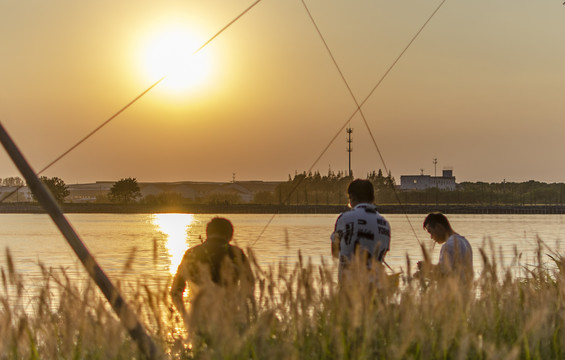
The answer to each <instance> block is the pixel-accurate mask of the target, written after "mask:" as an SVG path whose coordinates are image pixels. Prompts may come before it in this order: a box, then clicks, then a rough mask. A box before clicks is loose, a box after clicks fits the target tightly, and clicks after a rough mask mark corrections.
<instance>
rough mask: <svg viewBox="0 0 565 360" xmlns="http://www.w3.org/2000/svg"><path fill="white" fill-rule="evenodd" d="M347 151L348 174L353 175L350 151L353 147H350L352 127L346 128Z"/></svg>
mask: <svg viewBox="0 0 565 360" xmlns="http://www.w3.org/2000/svg"><path fill="white" fill-rule="evenodd" d="M346 131H347V152H348V153H349V176H353V171H351V152H352V151H353V149H352V148H351V143H352V142H353V139H352V138H351V134H352V133H353V129H352V128H347V130H346Z"/></svg>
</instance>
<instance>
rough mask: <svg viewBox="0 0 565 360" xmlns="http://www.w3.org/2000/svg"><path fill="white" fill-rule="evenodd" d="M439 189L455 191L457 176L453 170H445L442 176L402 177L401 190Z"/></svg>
mask: <svg viewBox="0 0 565 360" xmlns="http://www.w3.org/2000/svg"><path fill="white" fill-rule="evenodd" d="M432 188H437V189H440V190H455V188H456V184H455V176H453V170H452V169H444V170H443V173H442V176H431V175H424V174H423V171H422V174H420V175H402V176H400V190H426V189H432Z"/></svg>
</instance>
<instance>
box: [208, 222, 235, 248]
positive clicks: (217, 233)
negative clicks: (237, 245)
mask: <svg viewBox="0 0 565 360" xmlns="http://www.w3.org/2000/svg"><path fill="white" fill-rule="evenodd" d="M232 236H233V225H232V224H231V222H230V221H229V220H228V219H226V218H221V217H215V218H213V219H212V220H210V222H209V223H208V225H206V238H207V239H208V240H224V241H225V242H229V241H230V240H231V238H232Z"/></svg>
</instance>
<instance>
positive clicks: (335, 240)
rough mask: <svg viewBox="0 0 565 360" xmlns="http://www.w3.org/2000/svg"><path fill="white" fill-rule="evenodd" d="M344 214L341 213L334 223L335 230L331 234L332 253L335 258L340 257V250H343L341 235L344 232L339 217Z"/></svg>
mask: <svg viewBox="0 0 565 360" xmlns="http://www.w3.org/2000/svg"><path fill="white" fill-rule="evenodd" d="M341 216H342V215H339V217H338V218H337V220H336V222H335V225H334V232H333V233H332V234H331V236H330V239H331V242H330V246H331V253H332V256H333V257H334V258H339V252H340V251H341V236H342V234H343V232H342V230H341V229H339V219H340V218H341Z"/></svg>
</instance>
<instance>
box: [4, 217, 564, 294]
mask: <svg viewBox="0 0 565 360" xmlns="http://www.w3.org/2000/svg"><path fill="white" fill-rule="evenodd" d="M224 216H225V217H227V218H229V219H230V220H231V221H232V222H233V224H234V227H235V234H234V242H235V243H236V244H238V245H239V246H240V247H242V248H244V249H245V248H247V247H248V246H251V248H252V249H253V251H254V252H255V255H256V257H257V259H258V261H259V263H260V264H261V265H262V266H265V267H267V266H269V265H276V264H278V263H279V262H281V261H285V262H287V263H289V264H294V263H295V262H296V261H297V259H298V251H299V250H300V251H301V253H302V255H303V256H304V257H305V258H308V257H309V258H311V261H312V262H313V263H315V264H320V263H321V262H322V260H323V261H324V262H325V263H327V264H330V265H331V266H336V263H335V262H334V260H333V259H332V257H331V255H330V245H329V235H330V233H331V232H332V230H333V226H334V222H335V220H336V217H337V215H314V214H313V215H304V214H300V215H276V216H272V215H265V214H261V215H250V214H229V215H224ZM211 217H212V216H211V215H192V214H70V215H68V219H69V220H70V222H71V224H72V225H73V227H74V228H75V229H76V230H77V232H78V234H79V235H80V237H81V238H82V240H83V241H84V243H85V244H86V246H87V247H88V248H89V250H90V251H91V252H92V254H93V255H94V256H95V258H96V259H97V261H98V262H99V264H100V265H101V267H102V268H103V269H104V271H105V272H106V273H107V274H108V276H109V277H110V279H112V280H113V281H117V279H121V280H123V279H128V280H131V281H136V280H142V279H144V280H146V279H155V278H159V279H168V278H170V275H171V274H173V273H174V272H175V270H176V268H177V266H178V264H179V262H180V260H181V258H182V255H183V253H184V251H185V250H186V249H187V248H189V247H191V246H194V245H196V244H198V243H200V241H201V237H204V236H205V226H206V223H207V222H208V221H209V220H210V219H211ZM385 217H386V218H387V219H388V220H389V221H390V223H391V228H392V243H391V251H390V253H389V254H388V255H387V258H386V261H387V263H388V264H389V265H390V266H391V267H392V268H393V269H394V270H395V271H398V270H400V269H401V268H402V269H406V256H407V255H408V256H409V257H410V259H411V260H412V261H413V262H412V264H414V263H415V262H416V261H417V260H420V259H421V258H422V255H421V249H420V245H419V242H422V243H423V244H425V245H426V246H427V247H430V246H431V243H432V242H431V240H430V239H429V236H428V234H427V233H426V232H425V231H424V230H423V229H422V221H423V219H424V215H408V216H405V215H396V214H395V215H385ZM449 219H450V221H451V223H452V225H453V228H454V229H455V230H456V231H457V232H459V233H460V234H462V235H464V236H465V237H466V238H467V239H468V240H469V241H470V242H471V244H472V246H473V248H474V262H475V271H476V272H480V270H481V260H480V257H479V253H478V249H479V248H480V247H482V246H484V244H485V241H488V240H491V241H492V243H493V244H494V246H495V248H496V251H497V252H500V253H499V255H497V259H502V261H503V262H504V263H505V264H506V265H509V264H510V263H511V261H512V259H513V258H514V254H515V249H516V251H517V252H518V253H521V254H522V258H521V262H520V265H527V264H531V263H533V262H534V257H535V252H536V248H537V239H538V238H540V239H542V240H543V241H544V242H545V243H546V244H547V245H548V246H549V247H550V248H551V249H552V250H555V251H559V250H560V249H561V248H563V241H564V240H565V215H451V216H449ZM260 234H261V236H260V237H259V235H260ZM0 248H1V249H2V250H3V249H5V248H9V250H10V252H11V254H12V257H13V258H14V262H15V267H16V270H17V271H18V272H20V273H21V274H22V275H23V276H25V277H29V278H35V277H39V276H40V270H39V267H38V266H37V264H38V263H39V262H41V263H43V264H44V265H45V266H47V267H53V268H59V267H62V268H65V269H66V270H67V272H68V273H69V275H70V276H71V277H77V278H85V277H86V276H87V275H86V272H85V271H84V270H83V269H82V266H81V265H80V263H79V262H78V260H77V258H76V256H75V255H74V253H73V251H72V250H71V248H70V246H69V245H68V244H67V243H66V241H65V239H64V238H63V237H62V235H61V234H60V233H59V231H58V230H57V228H56V227H55V225H54V224H53V223H52V221H51V219H50V218H49V217H48V216H47V215H42V214H2V215H0ZM132 254H134V257H133V261H132V262H130V265H131V266H130V267H129V268H128V269H126V268H125V264H126V263H128V259H130V257H131V255H132ZM438 254H439V246H435V247H434V248H433V251H432V257H433V259H434V261H436V262H437V257H438ZM498 256H500V258H499V257H498ZM546 260H547V261H550V259H549V258H547V257H546ZM0 266H1V267H3V268H5V267H6V257H5V256H4V255H3V254H2V255H1V256H0ZM516 268H517V269H519V266H516ZM412 270H413V269H412ZM0 291H1V290H0Z"/></svg>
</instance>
